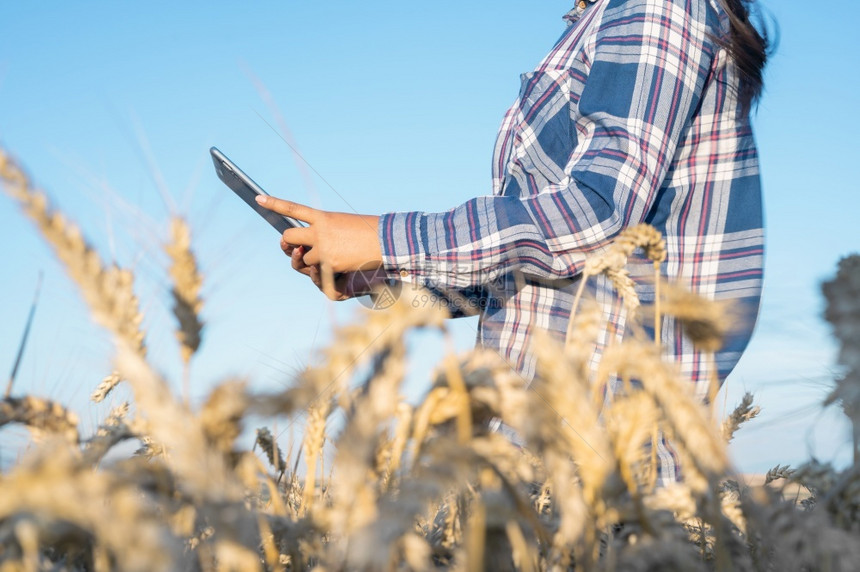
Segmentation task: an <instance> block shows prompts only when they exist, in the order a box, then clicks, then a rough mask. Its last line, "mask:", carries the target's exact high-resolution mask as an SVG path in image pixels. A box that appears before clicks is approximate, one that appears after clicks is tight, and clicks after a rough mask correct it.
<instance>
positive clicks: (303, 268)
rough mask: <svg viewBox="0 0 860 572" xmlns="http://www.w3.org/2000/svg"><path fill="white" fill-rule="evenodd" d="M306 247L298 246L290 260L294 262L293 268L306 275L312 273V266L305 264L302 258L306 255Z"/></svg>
mask: <svg viewBox="0 0 860 572" xmlns="http://www.w3.org/2000/svg"><path fill="white" fill-rule="evenodd" d="M304 254H305V252H304V247H303V246H298V247H296V248H294V249H293V255H292V256H291V257H290V262H291V263H292V266H293V270H295V271H296V272H300V273H302V274H304V275H305V276H309V275H310V269H311V267H310V266H308V265H307V264H305V261H304V260H302V256H304Z"/></svg>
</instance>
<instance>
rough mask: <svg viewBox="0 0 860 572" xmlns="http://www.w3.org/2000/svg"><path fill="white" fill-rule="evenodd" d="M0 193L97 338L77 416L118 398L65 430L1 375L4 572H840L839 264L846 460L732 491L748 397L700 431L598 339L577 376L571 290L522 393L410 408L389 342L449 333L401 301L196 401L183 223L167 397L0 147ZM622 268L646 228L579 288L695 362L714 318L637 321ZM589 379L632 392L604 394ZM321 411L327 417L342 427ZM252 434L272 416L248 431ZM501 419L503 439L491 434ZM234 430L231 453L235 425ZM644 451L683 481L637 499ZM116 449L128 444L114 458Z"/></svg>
mask: <svg viewBox="0 0 860 572" xmlns="http://www.w3.org/2000/svg"><path fill="white" fill-rule="evenodd" d="M0 178H2V183H3V190H4V192H5V195H6V199H4V200H10V201H12V202H13V203H14V204H16V205H17V206H18V207H19V208H20V211H21V213H22V215H23V216H26V217H28V218H29V219H30V220H31V221H32V222H33V224H34V225H35V227H36V228H37V229H38V231H39V233H40V234H41V236H42V237H43V238H44V240H45V241H46V242H47V243H48V244H49V245H50V246H51V248H52V249H53V251H54V253H55V254H56V256H57V258H58V259H59V260H60V261H61V263H62V264H63V266H64V267H65V269H66V271H67V273H68V275H69V277H70V278H71V280H72V281H73V282H74V283H75V284H76V285H77V286H78V287H79V290H80V293H81V296H82V298H83V300H84V301H85V302H86V304H87V306H88V307H89V309H90V311H91V314H92V316H93V318H94V320H95V321H96V322H97V323H98V324H99V325H100V326H102V327H103V328H104V329H105V330H107V331H108V332H109V333H110V334H111V336H112V340H113V342H114V345H115V355H116V358H115V362H114V363H115V369H114V370H113V371H106V372H105V378H104V380H103V381H102V383H101V384H99V385H98V386H97V387H95V388H93V391H92V397H91V398H92V401H94V402H100V401H102V400H104V399H105V397H106V396H108V395H109V394H110V392H111V391H112V390H113V389H114V388H115V387H117V386H118V385H119V384H127V386H128V387H129V388H130V390H131V392H132V394H133V401H132V402H128V403H123V404H122V405H120V406H118V407H116V408H114V409H113V410H112V411H111V412H110V414H109V415H108V416H107V417H106V418H105V419H103V420H102V421H101V422H100V424H99V427H98V429H97V430H96V431H95V432H94V433H93V434H89V435H86V434H82V432H81V429H80V421H79V416H78V415H77V414H76V413H75V412H73V411H70V410H69V409H67V408H66V407H64V406H63V405H62V404H59V403H56V402H52V401H50V400H48V399H45V398H42V397H39V396H35V395H17V394H13V392H12V391H11V390H12V389H13V385H12V383H11V381H13V380H10V384H9V387H8V389H7V392H6V395H5V396H4V398H3V399H2V401H0V430H3V428H2V426H4V425H7V424H11V423H17V424H22V425H24V426H26V427H27V428H28V429H29V430H30V432H31V434H32V439H33V441H34V443H33V445H32V447H30V449H29V451H28V453H27V454H26V455H25V456H23V457H22V458H20V460H19V461H18V462H17V463H16V464H14V465H12V466H10V467H7V468H5V469H4V470H3V472H2V474H0V572H10V571H28V572H29V571H42V570H45V571H47V570H52V571H53V570H69V571H79V570H94V571H110V570H129V571H156V570H201V571H210V570H211V571H222V570H223V571H227V570H242V571H244V570H273V571H274V570H278V571H286V570H314V571H337V570H386V571H387V570H397V571H400V570H433V569H451V570H469V571H472V570H493V571H495V570H523V571H537V570H582V571H593V570H654V571H657V570H834V571H836V570H845V571H847V570H857V569H860V515H858V509H860V459H858V455H857V454H856V451H857V450H858V449H857V443H858V442H860V257H858V256H852V257H849V258H846V259H844V260H843V261H842V262H841V263H840V265H839V268H838V271H837V273H836V275H835V277H834V278H833V279H832V280H831V281H829V282H827V283H826V284H825V285H824V288H823V290H824V295H825V297H826V299H827V312H826V317H827V319H828V321H829V322H830V323H831V325H832V327H833V330H834V333H835V335H836V337H837V338H838V340H839V342H840V344H841V351H840V356H839V359H840V365H841V366H842V367H843V368H844V375H843V376H841V377H840V378H839V379H836V380H834V382H833V389H832V392H831V394H830V397H829V398H828V400H829V401H832V402H836V401H838V402H841V404H842V407H843V409H844V412H845V414H846V415H847V416H848V417H849V418H850V420H851V422H852V424H853V427H854V443H853V446H854V450H855V458H854V460H855V464H854V465H853V466H850V467H847V468H845V469H842V470H835V469H834V468H833V467H831V466H829V465H823V464H819V463H817V462H815V461H809V462H808V463H806V464H804V465H802V466H798V467H793V468H792V467H787V466H776V467H774V468H773V469H772V470H771V471H769V472H768V473H767V475H766V476H765V477H764V478H763V479H760V480H759V482H757V483H755V484H748V483H745V481H744V480H743V479H741V478H740V475H738V474H737V473H736V471H735V469H734V468H733V466H732V464H731V461H730V458H729V455H728V452H727V445H728V443H729V442H730V441H731V439H732V437H733V436H734V434H735V432H736V431H738V430H739V429H741V426H742V425H743V424H744V423H745V422H747V421H749V420H751V419H753V418H754V417H755V416H756V415H757V414H758V412H759V409H758V407H757V406H756V405H755V404H754V402H753V398H752V396H751V395H749V394H747V395H746V396H744V398H743V399H742V401H741V402H740V403H738V404H737V406H736V408H735V409H734V410H733V411H732V412H731V413H730V414H729V415H728V416H727V417H726V418H725V419H719V418H718V416H717V413H716V411H715V410H714V408H712V407H709V406H706V405H704V404H703V403H702V402H701V401H700V400H699V399H698V398H696V397H695V396H694V395H693V391H692V389H691V384H690V383H689V382H687V381H686V380H684V379H683V378H682V377H681V376H680V375H679V374H678V373H677V372H676V370H675V368H674V367H673V366H672V364H669V363H666V362H665V361H664V360H662V359H661V357H660V351H659V347H657V345H656V344H655V343H654V341H653V339H647V338H646V337H644V336H641V335H637V336H632V337H630V339H625V341H624V342H623V343H622V344H620V345H618V346H615V347H611V348H609V349H608V350H607V351H606V352H605V354H604V355H603V357H602V361H601V363H600V366H599V368H597V372H598V373H597V375H595V374H593V373H592V372H593V371H595V370H594V368H593V367H592V365H591V364H590V363H589V360H590V358H591V355H592V353H593V352H592V348H593V344H594V342H595V337H596V336H597V333H598V331H599V330H600V327H601V319H602V315H601V313H600V312H598V311H596V306H595V305H594V304H591V303H590V301H589V300H588V299H587V296H583V295H582V290H580V294H579V295H578V296H577V303H576V305H575V312H574V314H573V316H572V317H571V322H570V328H569V331H568V335H567V338H566V339H565V340H564V343H561V342H559V341H557V340H555V339H553V338H552V337H551V336H550V335H549V334H546V335H537V336H536V338H537V340H538V343H536V344H535V345H534V347H533V351H534V353H535V356H536V359H537V363H538V368H537V370H538V374H537V377H536V379H535V381H534V382H533V383H532V384H531V385H529V386H526V385H525V384H524V382H523V380H522V378H520V377H519V376H518V375H517V374H516V373H515V372H514V371H512V370H511V368H510V367H509V366H508V365H507V364H506V363H505V362H504V361H503V360H502V359H501V358H500V357H499V356H498V355H496V354H494V353H492V352H489V351H480V350H475V351H472V352H468V353H466V354H464V355H453V354H452V355H449V356H447V357H446V358H445V359H443V360H442V362H441V363H439V364H438V367H437V368H436V370H435V371H434V372H432V374H431V373H430V372H428V380H429V382H428V385H429V389H428V391H427V392H426V393H425V395H424V396H423V398H422V399H421V401H420V402H419V403H418V404H417V405H415V406H412V405H409V404H408V403H407V400H406V398H405V396H404V395H403V394H402V387H401V385H402V382H403V380H404V376H405V360H406V357H407V348H406V344H405V342H404V339H405V337H406V334H407V333H408V332H409V331H411V330H414V329H419V328H423V329H430V330H435V331H437V332H438V335H439V336H441V337H445V336H446V329H445V318H446V316H445V312H444V311H443V310H442V309H440V308H438V307H433V306H425V305H419V307H418V308H415V307H413V306H414V305H413V304H410V300H409V297H408V296H404V297H401V299H400V300H398V302H397V303H396V304H395V305H394V306H393V307H392V308H390V309H388V310H386V311H366V312H364V313H362V314H361V315H359V316H358V317H357V318H356V320H355V321H354V322H353V323H350V324H348V325H345V326H341V327H339V328H338V329H337V331H336V332H335V334H334V341H333V342H332V343H331V344H330V345H329V346H328V347H326V348H325V349H323V350H322V351H320V352H319V355H318V356H317V359H316V360H315V361H314V363H313V365H311V366H309V367H307V368H306V369H304V370H303V371H301V372H299V373H298V374H297V375H295V379H293V383H292V385H291V386H290V387H289V388H287V389H285V390H282V391H278V392H268V393H266V392H260V391H256V390H254V389H252V387H251V385H250V384H249V383H247V382H245V381H241V380H228V381H225V382H223V383H221V384H219V385H218V386H217V387H214V388H213V389H212V390H211V392H210V393H209V396H208V398H207V399H206V400H205V402H204V403H203V404H202V405H201V406H200V407H196V408H194V407H192V406H190V405H189V403H188V399H187V394H188V389H187V383H188V382H187V379H188V375H187V368H188V367H189V365H190V364H191V363H192V361H193V360H194V359H195V356H196V354H197V350H198V348H199V346H200V343H201V336H202V333H203V322H202V315H201V313H202V311H203V308H204V306H203V303H204V301H203V300H202V299H201V285H202V284H203V277H202V276H201V273H200V270H199V268H198V265H197V261H196V258H195V256H194V251H193V249H192V247H193V241H192V235H191V229H190V228H189V226H188V224H187V222H186V221H185V220H183V219H182V218H179V217H177V218H175V219H174V220H172V221H171V227H170V229H171V230H170V236H168V237H166V242H167V246H166V254H167V256H168V257H169V259H170V261H171V264H170V267H169V271H168V274H169V276H168V278H169V283H170V285H171V292H170V294H171V297H172V300H173V313H174V317H175V324H176V328H175V330H176V342H177V349H178V352H179V353H180V355H181V358H182V362H183V363H184V364H185V368H186V370H185V371H186V374H185V379H184V380H183V383H184V384H185V386H186V389H185V395H184V396H183V395H178V394H176V392H174V391H172V390H171V389H170V388H171V387H172V385H171V384H170V383H168V380H166V379H164V378H163V377H162V376H161V375H160V374H159V373H158V372H157V371H156V369H155V368H154V367H153V365H152V364H151V363H150V362H149V361H148V359H147V351H146V339H147V338H146V332H144V331H143V329H142V324H143V316H142V310H141V303H140V301H139V300H138V298H137V296H136V294H135V288H134V286H135V285H134V282H135V280H134V275H133V274H132V273H131V272H129V271H128V270H125V269H122V268H118V267H115V266H111V265H106V264H105V263H104V262H103V261H102V258H101V257H100V255H99V253H98V252H96V251H95V250H94V248H93V247H92V246H91V245H90V243H89V242H88V241H87V240H86V238H85V236H84V234H83V232H82V231H81V229H79V228H78V227H77V226H76V225H75V224H74V223H72V222H71V221H69V220H68V219H67V218H65V217H64V216H63V215H62V214H61V213H59V212H57V211H56V210H55V209H54V208H53V207H52V205H51V202H50V200H49V198H48V196H47V195H46V194H45V193H43V192H42V191H40V190H38V189H37V188H36V186H35V185H34V183H33V180H32V178H31V177H29V176H28V175H27V174H26V172H25V171H24V170H23V169H22V168H21V167H20V166H19V164H18V163H16V161H15V160H14V159H13V158H12V157H11V155H9V154H8V153H7V152H6V151H5V150H3V149H0ZM634 252H637V253H641V254H642V255H644V257H645V258H647V259H649V260H651V261H653V262H654V265H655V267H659V263H660V262H661V261H662V260H663V257H665V250H664V246H663V242H662V239H661V237H660V236H659V234H658V233H657V232H656V231H655V230H654V229H652V228H651V227H648V226H644V225H643V226H639V227H634V228H631V229H628V230H626V231H624V232H623V233H622V234H621V235H620V236H619V237H618V239H617V240H616V241H615V243H614V245H613V246H612V247H611V248H609V249H608V250H607V251H606V252H604V253H603V254H602V255H600V256H596V257H593V258H591V259H589V260H588V262H587V265H586V268H585V271H584V275H585V277H586V280H587V278H588V277H589V276H595V275H598V274H606V275H607V276H608V277H609V278H610V279H611V280H612V282H613V284H614V285H615V286H616V288H618V290H619V291H620V292H621V293H622V295H623V297H624V302H625V305H626V306H627V311H628V312H629V315H630V316H650V315H651V314H653V319H654V323H655V324H656V325H657V327H659V324H660V319H661V316H664V315H671V316H674V317H675V319H677V320H680V321H681V322H682V323H683V324H685V325H687V326H689V327H688V331H689V332H691V336H692V337H694V342H695V343H696V344H698V346H699V347H700V348H701V349H702V350H703V351H708V352H713V351H716V350H717V349H719V347H720V343H721V340H722V337H723V335H724V334H725V332H726V330H727V328H728V327H730V320H731V314H730V312H728V310H727V309H726V308H724V307H722V306H721V305H719V304H717V303H715V302H713V301H710V300H707V299H704V298H700V297H698V296H696V295H693V294H691V293H689V292H683V291H680V290H679V289H678V288H676V287H674V286H673V285H671V284H664V285H660V283H659V280H658V281H657V284H658V285H660V288H659V293H660V294H659V296H658V297H657V304H656V305H655V307H653V308H642V307H641V306H640V304H639V300H638V298H637V297H636V291H635V289H633V287H632V282H631V279H630V277H629V276H628V274H627V271H626V270H625V266H626V264H627V261H628V258H629V257H630V256H631V255H633V253H634ZM581 284H583V285H584V284H585V280H583V281H582V282H581ZM646 310H647V311H646ZM643 319H644V318H643ZM648 319H651V318H650V317H649V318H648ZM692 332H695V334H692ZM610 375H611V376H617V377H618V378H619V379H636V380H639V381H640V383H638V384H626V386H625V391H624V392H623V393H619V394H618V395H615V396H613V398H612V399H611V400H609V402H608V403H604V398H603V393H602V387H603V385H602V384H603V382H604V381H605V378H606V376H610ZM180 385H181V384H180ZM712 389H714V388H712ZM711 402H713V400H711ZM335 414H339V415H342V416H343V418H344V419H345V421H344V422H343V426H342V427H341V428H340V429H339V430H337V431H333V430H332V429H331V423H329V421H330V420H331V419H332V417H333V416H334V415H335ZM299 416H306V417H307V421H306V424H305V430H304V432H303V438H302V440H301V443H296V444H295V446H292V445H290V447H289V448H288V449H287V452H286V453H284V448H283V445H285V444H284V443H279V442H278V441H277V439H276V434H277V433H276V432H275V431H273V426H274V424H275V423H276V422H277V421H278V420H281V422H283V420H286V421H287V422H290V420H294V419H296V418H297V417H299ZM261 418H262V419H267V420H270V424H268V425H264V426H260V427H258V428H253V427H248V426H247V425H248V423H249V422H250V420H251V419H261ZM499 421H501V422H502V423H503V424H504V425H505V426H507V427H508V428H510V429H512V430H513V431H514V432H515V433H516V434H517V435H518V436H519V438H520V439H521V440H522V444H517V443H515V442H514V441H512V440H511V439H509V438H507V437H505V436H504V434H503V433H502V432H498V431H493V430H491V429H490V428H491V427H493V426H494V425H495V424H497V423H498V422H499ZM253 429H256V439H255V440H254V442H253V443H251V442H250V441H251V440H250V439H246V438H243V434H244V435H247V431H249V430H253ZM660 434H663V435H666V436H667V437H668V438H669V439H670V440H671V441H672V443H673V445H674V447H675V449H676V451H677V453H678V455H679V457H680V459H681V461H682V466H683V467H684V474H685V479H684V482H683V483H681V484H676V485H671V486H665V487H661V486H657V485H656V465H655V459H654V458H653V457H652V456H651V454H650V452H649V451H650V450H654V448H653V447H647V446H646V445H648V444H650V443H652V442H653V440H654V439H655V438H656V436H657V435H660ZM125 442H132V443H137V445H138V449H137V451H136V452H134V453H133V454H111V453H112V452H113V453H116V451H117V449H116V448H117V446H118V445H120V444H121V443H125ZM327 444H330V445H327ZM327 446H329V447H330V449H331V451H333V454H332V456H331V462H330V463H329V466H324V463H325V461H326V458H327V457H326V455H325V453H324V451H325V450H326V447H327ZM798 491H801V492H802V493H803V494H799V493H798Z"/></svg>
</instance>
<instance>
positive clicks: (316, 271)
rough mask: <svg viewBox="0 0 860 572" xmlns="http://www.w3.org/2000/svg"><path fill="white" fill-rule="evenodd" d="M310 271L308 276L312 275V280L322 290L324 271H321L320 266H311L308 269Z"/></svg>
mask: <svg viewBox="0 0 860 572" xmlns="http://www.w3.org/2000/svg"><path fill="white" fill-rule="evenodd" d="M308 272H309V273H308V276H310V278H311V282H313V283H314V285H315V286H316V287H317V288H319V289H320V290H322V272H320V267H319V266H311V267H310V268H309V269H308Z"/></svg>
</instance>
